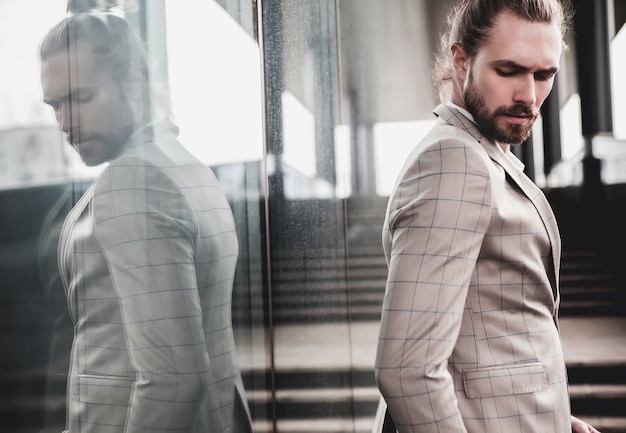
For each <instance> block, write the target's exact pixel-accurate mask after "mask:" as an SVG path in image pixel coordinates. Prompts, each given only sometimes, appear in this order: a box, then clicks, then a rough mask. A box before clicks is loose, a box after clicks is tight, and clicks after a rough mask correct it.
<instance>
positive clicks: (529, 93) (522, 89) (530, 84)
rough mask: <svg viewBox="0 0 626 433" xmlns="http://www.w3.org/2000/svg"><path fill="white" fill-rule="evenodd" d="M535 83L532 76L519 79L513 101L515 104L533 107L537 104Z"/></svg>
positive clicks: (527, 75)
mask: <svg viewBox="0 0 626 433" xmlns="http://www.w3.org/2000/svg"><path fill="white" fill-rule="evenodd" d="M535 86H536V82H535V77H534V75H533V74H526V75H524V76H522V77H520V80H519V82H518V85H517V88H516V91H515V95H514V99H515V102H516V103H523V104H525V105H530V106H532V105H535V103H536V102H537V92H536V88H535Z"/></svg>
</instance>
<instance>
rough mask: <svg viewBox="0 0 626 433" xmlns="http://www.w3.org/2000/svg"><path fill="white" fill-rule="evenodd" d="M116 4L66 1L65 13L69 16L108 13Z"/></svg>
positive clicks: (106, 0)
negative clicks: (99, 12)
mask: <svg viewBox="0 0 626 433" xmlns="http://www.w3.org/2000/svg"><path fill="white" fill-rule="evenodd" d="M117 3H118V1H117V0H67V12H68V13H71V14H81V13H86V12H93V11H101V12H109V11H110V10H111V9H113V8H114V7H116V6H117Z"/></svg>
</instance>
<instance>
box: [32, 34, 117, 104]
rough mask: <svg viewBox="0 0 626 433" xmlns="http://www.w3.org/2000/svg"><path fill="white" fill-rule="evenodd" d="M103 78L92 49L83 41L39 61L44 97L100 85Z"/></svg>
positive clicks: (60, 95) (103, 75) (64, 94)
mask: <svg viewBox="0 0 626 433" xmlns="http://www.w3.org/2000/svg"><path fill="white" fill-rule="evenodd" d="M104 78H105V74H104V73H103V71H102V69H101V68H98V67H97V63H96V57H95V55H94V53H93V50H91V48H90V47H89V45H87V44H86V43H84V42H80V43H77V44H75V45H71V46H70V48H69V49H63V50H61V51H59V52H56V53H54V54H51V55H49V56H48V57H46V58H45V59H44V60H42V62H41V83H42V87H43V92H44V96H45V97H46V98H53V97H63V96H66V95H67V94H69V93H70V92H71V91H72V90H74V89H77V88H81V87H92V86H98V85H101V84H102V82H103V80H104Z"/></svg>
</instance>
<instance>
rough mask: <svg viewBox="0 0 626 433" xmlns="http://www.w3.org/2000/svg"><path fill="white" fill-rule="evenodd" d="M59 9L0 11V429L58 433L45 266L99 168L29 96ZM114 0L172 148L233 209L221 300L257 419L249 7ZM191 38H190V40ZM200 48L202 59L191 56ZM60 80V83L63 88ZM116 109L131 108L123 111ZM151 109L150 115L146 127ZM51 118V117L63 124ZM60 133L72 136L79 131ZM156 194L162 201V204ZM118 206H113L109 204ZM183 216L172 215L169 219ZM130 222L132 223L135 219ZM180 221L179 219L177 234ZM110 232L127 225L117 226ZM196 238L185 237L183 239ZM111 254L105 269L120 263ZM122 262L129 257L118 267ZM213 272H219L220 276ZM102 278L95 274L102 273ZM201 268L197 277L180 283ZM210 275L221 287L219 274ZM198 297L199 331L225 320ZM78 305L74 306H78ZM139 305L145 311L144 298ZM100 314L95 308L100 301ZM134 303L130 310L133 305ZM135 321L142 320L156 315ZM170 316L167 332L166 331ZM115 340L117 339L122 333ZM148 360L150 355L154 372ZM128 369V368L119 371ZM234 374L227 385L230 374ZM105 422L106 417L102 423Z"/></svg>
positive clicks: (263, 382) (62, 311) (261, 287)
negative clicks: (231, 259)
mask: <svg viewBox="0 0 626 433" xmlns="http://www.w3.org/2000/svg"><path fill="white" fill-rule="evenodd" d="M66 3H67V1H66V0H39V1H35V0H33V1H29V2H24V1H22V0H3V1H2V2H0V28H1V29H2V32H4V33H3V36H4V37H3V38H2V40H3V41H4V42H3V43H1V44H0V54H2V56H3V59H4V60H5V62H7V63H6V65H10V67H5V68H2V70H1V71H0V74H1V75H0V78H2V80H1V81H0V94H1V95H2V96H3V98H2V102H1V103H0V114H1V116H0V208H1V209H2V212H0V223H1V225H0V227H1V228H0V240H1V241H0V242H1V243H0V308H1V311H2V319H0V334H1V338H0V349H2V350H3V354H4V355H2V356H1V357H0V431H12V432H23V433H25V432H35V431H37V432H39V431H41V430H42V429H44V428H46V429H49V431H55V432H59V431H62V430H63V429H64V428H65V409H66V392H67V391H66V381H67V372H68V367H69V365H70V348H71V345H72V339H73V328H74V323H73V322H72V320H71V318H70V315H69V313H68V301H67V299H66V295H65V291H64V288H63V284H62V282H61V278H60V274H59V271H58V267H57V260H58V250H57V248H58V241H59V237H60V231H61V225H62V224H63V222H64V221H65V220H66V217H67V215H68V212H69V211H70V209H71V208H72V206H74V205H75V204H76V203H77V202H78V200H79V199H80V198H81V197H83V195H84V194H85V191H86V190H87V189H88V188H89V186H90V185H91V184H92V183H93V180H94V178H95V177H96V176H98V175H99V174H100V173H101V172H103V170H106V168H107V165H108V164H102V165H99V166H97V167H87V166H86V165H85V164H84V163H83V162H82V161H81V158H80V157H79V156H78V154H77V153H76V152H75V151H73V150H72V149H71V148H70V146H68V145H67V143H66V138H65V134H63V133H62V132H61V131H60V129H59V125H57V122H56V119H55V116H54V113H53V110H51V109H50V108H49V107H48V108H47V107H46V106H45V104H44V103H43V102H42V96H46V95H44V93H46V92H42V85H41V82H40V60H39V45H40V43H41V41H42V39H43V37H44V35H45V34H46V32H47V31H48V30H49V29H50V28H51V27H52V26H53V25H54V24H56V23H57V22H58V21H60V20H61V19H62V18H64V17H65V16H66ZM71 3H73V4H79V3H90V2H89V1H86V2H81V1H72V2H71ZM99 3H101V4H104V3H108V2H99ZM119 3H122V4H123V7H121V8H116V9H114V10H113V13H114V14H116V15H119V16H123V17H125V18H126V19H128V20H129V21H130V22H131V23H132V25H133V26H134V27H135V29H136V30H137V33H138V34H140V35H141V37H142V38H144V39H145V42H146V45H147V48H148V55H149V59H150V61H151V63H150V68H149V74H148V75H149V76H150V78H151V80H152V81H153V83H152V84H154V85H155V92H154V93H152V94H150V96H151V98H152V100H153V101H154V102H166V103H167V102H171V106H170V107H167V104H164V105H163V106H162V107H164V108H171V113H170V114H171V115H172V117H173V119H174V120H175V121H176V123H177V126H178V127H179V131H180V133H179V134H178V138H179V139H180V141H181V142H182V144H183V146H184V147H185V148H186V149H187V150H188V151H189V152H190V153H191V154H193V155H194V156H196V157H197V159H198V160H200V162H201V163H203V164H205V165H208V166H209V167H211V168H212V170H213V172H214V173H215V174H216V177H217V178H218V181H219V182H220V187H221V189H222V190H223V192H224V193H225V195H226V198H227V200H228V204H229V205H230V207H231V208H232V213H233V216H234V222H235V229H236V234H237V238H238V248H239V255H238V260H237V268H236V272H235V273H234V282H233V294H232V330H233V334H234V339H235V343H236V362H237V363H238V364H239V366H240V368H241V370H242V375H243V379H244V385H245V388H246V391H247V396H248V400H249V402H250V404H249V406H250V409H251V413H252V418H253V419H254V420H257V419H268V414H267V410H268V409H267V408H268V407H269V406H270V405H269V402H268V398H267V395H266V394H265V393H264V391H265V390H266V389H268V388H269V385H268V384H267V381H268V378H269V375H268V374H267V371H268V368H269V367H268V366H269V365H270V364H271V362H272V360H271V352H270V351H269V350H268V347H269V345H270V341H269V339H268V335H269V333H268V332H267V331H268V330H269V328H268V327H267V324H268V322H269V317H268V315H267V311H268V307H267V293H268V292H267V287H266V283H265V281H266V278H265V269H266V267H265V266H264V261H265V260H266V258H265V254H264V251H265V247H264V234H265V229H264V226H265V221H266V216H265V213H264V206H263V203H264V200H263V196H264V192H265V189H266V187H265V186H264V180H263V176H262V160H263V142H262V98H261V72H260V58H259V47H258V44H257V42H256V40H255V39H256V10H255V2H254V1H253V0H220V1H219V2H215V1H207V0H198V1H187V2H180V1H178V0H169V1H165V0H150V1H149V2H140V1H136V0H127V1H124V2H119ZM33 11H36V13H33ZM99 17H100V18H101V19H102V20H103V22H105V23H106V22H107V20H108V19H107V18H105V17H104V16H103V15H100V16H99ZM190 28H193V31H189V29H190ZM199 46H201V47H202V49H200V50H199V49H196V47H199ZM84 64H85V63H84V61H83V62H82V63H80V64H79V65H78V66H77V67H78V68H79V69H80V68H82V67H83V66H84ZM107 65H108V64H107ZM80 75H81V76H83V77H84V76H85V74H83V73H81V74H80ZM73 77H74V76H72V78H71V79H69V80H67V82H69V83H70V84H72V83H73V82H75V81H74V78H73ZM85 89H87V88H82V87H81V90H80V92H79V93H81V95H80V96H84V95H85V94H86V93H88V92H89V90H88V89H87V90H85ZM126 90H127V91H128V93H127V95H128V98H129V99H128V100H124V99H123V98H122V99H121V102H120V104H119V109H120V112H122V111H123V110H124V108H125V107H126V106H125V105H124V104H125V102H128V101H130V100H131V98H132V96H131V95H133V94H134V92H135V91H136V88H135V87H132V86H129V87H128V88H126ZM74 93H76V92H74ZM110 95H117V96H120V95H121V93H120V94H117V93H115V92H111V94H110ZM56 96H59V95H56ZM56 96H55V97H54V98H52V99H51V98H50V94H49V93H48V94H47V96H46V97H47V99H49V101H48V102H51V103H52V105H55V106H56V105H57V103H58V102H60V100H61V97H60V96H59V101H57V100H56ZM72 96H73V97H72V98H68V100H71V101H72V104H73V105H74V107H76V105H80V104H83V103H86V101H83V100H82V99H81V98H80V97H78V96H76V95H72ZM74 96H76V97H75V98H74ZM128 104H129V106H130V105H131V104H132V102H128ZM74 110H75V111H71V113H72V114H71V116H72V117H73V118H74V119H75V121H76V119H77V118H78V117H82V118H86V117H87V116H88V115H89V110H88V109H78V110H76V109H75V108H74ZM164 113H165V111H159V110H154V112H153V114H154V115H155V117H156V116H160V115H162V114H164ZM130 117H131V116H129V118H130ZM58 118H59V119H63V116H59V117H58ZM151 131H154V134H155V135H156V136H157V137H158V139H159V140H160V139H161V138H162V137H164V136H162V135H161V133H162V131H161V129H159V128H158V127H155V128H154V129H152V130H151ZM88 132H89V131H88V128H86V127H85V128H83V131H81V133H83V134H87V133H88ZM73 133H74V134H78V130H75V131H73ZM169 139H170V138H168V140H169ZM168 143H170V142H169V141H168ZM168 145H169V144H168ZM174 154H175V155H179V154H180V152H179V151H173V152H172V153H171V155H174ZM174 158H176V157H174ZM105 174H106V172H105ZM180 178H181V181H183V182H190V185H191V186H193V185H192V184H193V183H194V182H195V180H194V178H195V175H193V174H192V173H191V171H190V172H189V174H188V175H186V174H185V175H182V174H181V176H180ZM113 179H114V180H115V177H113ZM138 179H139V180H142V179H143V178H142V177H138ZM158 185H159V186H160V185H161V184H158ZM154 186H155V187H157V184H156V183H155V184H154ZM148 190H151V189H150V188H147V189H146V191H148ZM148 195H149V194H148ZM160 197H161V199H165V196H160ZM139 198H141V197H139ZM199 200H200V201H201V200H202V199H199ZM119 203H121V202H118V201H115V200H114V201H113V202H112V205H111V207H115V205H117V204H119ZM135 204H137V201H135ZM184 220H185V217H184V211H183V215H182V216H181V221H184ZM137 221H144V219H142V218H141V217H138V218H137ZM129 224H130V222H129ZM184 224H185V222H181V227H183V225H184ZM201 225H202V224H200V226H201ZM119 226H120V227H124V228H125V227H130V225H127V224H126V223H125V224H120V225H119ZM174 226H175V225H173V226H170V228H172V227H174ZM198 227H199V226H193V227H187V228H186V230H189V231H194V230H195V229H198V230H200V229H199V228H198ZM86 233H87V232H86ZM207 238H209V237H207ZM86 239H89V235H87V237H86ZM155 239H156V238H155ZM147 242H152V239H150V240H147ZM201 242H203V241H201V240H197V241H196V242H195V243H196V244H199V243H201ZM175 243H176V242H174V243H173V244H170V245H174V244H175ZM82 245H86V244H81V246H82ZM147 251H148V255H152V254H154V257H155V258H156V257H158V256H161V257H162V258H167V257H168V255H167V253H165V252H164V249H163V248H160V247H155V248H153V249H150V248H148V249H147ZM111 257H112V259H111V260H114V261H115V260H117V258H118V257H119V256H117V257H116V256H115V255H112V256H111ZM170 257H171V256H170ZM175 257H181V255H178V254H177V255H175ZM133 258H134V257H133V256H129V260H132V259H133ZM157 260H160V259H157ZM222 260H223V259H222ZM86 263H87V261H85V265H80V264H78V263H76V262H75V263H74V265H75V267H74V270H73V271H71V272H70V273H73V272H79V273H80V272H85V273H89V272H91V271H90V269H97V267H95V266H94V267H92V268H89V267H87V266H86ZM101 263H102V264H104V261H102V262H101ZM107 263H109V265H110V262H107ZM110 266H112V265H110ZM163 266H165V263H163ZM157 267H159V268H160V266H157ZM219 269H223V268H222V266H220V268H219ZM102 270H103V273H106V272H107V271H106V270H105V269H104V268H102ZM200 272H203V271H202V270H199V271H196V272H195V273H194V274H191V275H199V273H200ZM216 272H221V270H218V271H216ZM72 275H74V274H72ZM178 275H179V276H181V278H184V277H185V276H188V275H190V274H188V273H187V272H181V273H179V274H178ZM215 275H219V274H217V273H216V274H215ZM147 278H148V276H147V275H146V278H143V277H142V278H137V279H136V280H135V281H136V282H137V284H138V285H139V286H141V287H143V284H145V282H146V281H147ZM207 278H212V275H208V276H207ZM223 278H224V279H226V280H227V279H228V278H229V277H228V273H225V274H224V277H223ZM76 281H79V280H76ZM167 281H170V280H167ZM161 282H162V280H161V279H159V278H156V279H155V280H154V281H153V283H154V286H155V287H157V286H159V284H161ZM83 283H84V280H83V281H80V282H79V284H80V285H81V288H85V291H86V290H88V289H89V288H96V289H97V287H101V288H104V287H107V286H106V283H103V284H102V285H99V284H89V283H85V284H84V285H83ZM168 284H169V282H168ZM172 284H174V283H172ZM217 284H219V283H217ZM103 290H104V289H103ZM161 295H163V296H166V295H164V294H161ZM78 296H79V297H80V296H82V294H79V295H78ZM172 299H173V301H172V302H169V301H165V302H164V303H163V304H162V305H163V306H164V309H167V308H168V306H171V305H176V299H177V298H176V297H173V298H172ZM205 301H207V302H209V303H210V302H214V301H215V305H212V306H211V311H214V312H215V313H214V314H213V315H209V316H205V317H204V324H205V325H206V324H207V323H211V322H214V323H217V322H218V319H219V320H221V318H222V317H223V318H228V317H229V313H230V309H228V307H229V306H230V305H229V303H230V302H231V299H223V300H216V299H211V297H210V296H209V297H206V298H204V297H203V298H202V302H205ZM71 302H72V301H71V300H70V303H71ZM88 302H89V301H88V300H85V304H87V303H88ZM126 302H132V300H129V301H124V302H123V303H122V302H121V303H120V305H126V306H127V305H128V304H126ZM146 302H147V303H149V302H151V300H150V298H147V300H146ZM147 303H146V305H148V304H147ZM105 304H106V301H103V302H102V303H101V304H100V305H105ZM81 305H82V304H81ZM194 305H195V304H194ZM203 305H204V304H203ZM205 306H206V305H205ZM223 306H226V307H223ZM141 307H142V305H139V309H141ZM113 309H115V308H113ZM220 309H221V310H220ZM143 311H144V312H145V313H146V314H152V313H153V312H154V311H156V310H152V309H144V310H143ZM109 313H110V311H109V312H106V313H103V316H102V321H100V322H99V323H100V325H99V326H103V327H106V326H108V325H111V324H112V323H115V320H116V319H115V314H109ZM177 317H179V316H177ZM189 317H193V316H191V315H190V316H189ZM118 319H119V320H121V319H120V318H119V317H118ZM179 320H180V318H177V319H172V321H170V322H168V332H169V331H171V330H172V327H175V326H177V323H178V321H179ZM190 320H193V319H190ZM93 323H94V322H92V321H90V320H86V321H82V320H79V321H78V323H77V325H76V326H77V329H78V328H80V327H82V326H85V324H86V325H87V326H92V325H93ZM120 323H121V322H120ZM224 323H226V322H224ZM146 326H147V325H146ZM97 328H98V327H97V326H95V327H94V328H91V329H97ZM206 329H208V328H205V332H206ZM223 329H226V328H224V327H222V328H220V330H219V331H217V332H223V331H222V330H223ZM79 332H80V331H79ZM94 332H97V331H94ZM226 334H227V332H226ZM103 335H104V336H105V337H106V336H108V337H111V336H112V334H103ZM164 335H167V333H166V332H163V333H159V337H158V338H161V337H162V336H164ZM191 335H192V334H189V333H185V335H179V338H178V339H177V341H179V342H183V341H184V340H185V339H186V338H188V337H189V336H191ZM213 335H217V334H211V336H210V337H207V340H206V341H207V343H211V344H213V347H210V348H209V350H211V351H214V349H217V350H222V351H223V350H225V349H226V348H227V344H228V342H227V341H226V340H228V338H226V340H220V339H218V337H213ZM163 338H165V337H163ZM220 338H221V337H220ZM118 340H119V341H127V340H126V339H125V337H123V336H122V334H119V339H118ZM128 341H130V340H128ZM199 341H201V340H199ZM106 344H109V343H106ZM106 344H105V346H106ZM110 344H114V345H115V344H117V343H115V342H111V343H110ZM120 344H122V343H120ZM128 344H131V343H130V342H129V343H128ZM206 346H207V347H209V346H210V344H206ZM84 353H85V356H86V357H85V358H84V359H85V360H86V359H88V358H89V356H90V355H89V353H95V352H89V351H86V352H84ZM78 356H83V355H78ZM104 358H106V356H103V357H100V358H99V359H100V361H98V362H96V364H94V365H96V366H98V365H100V366H102V365H105V364H106V363H105V359H104ZM157 359H158V357H155V358H154V360H155V362H156V360H157ZM185 359H188V358H181V359H180V360H179V362H177V363H176V366H177V368H183V365H184V364H185ZM221 359H225V358H224V356H220V357H218V356H212V359H211V368H212V369H215V368H219V366H220V365H222V366H225V365H226V363H224V362H222V361H221ZM118 365H123V363H119V364H118ZM133 365H134V364H133ZM127 367H128V369H129V371H132V369H131V367H130V364H128V365H127ZM189 368H192V367H189ZM212 371H215V370H212ZM233 371H234V373H233V374H235V376H236V373H237V372H236V370H233ZM122 374H123V372H122ZM89 380H92V379H89ZM130 383H132V381H131V382H130ZM218 394H219V393H216V392H212V393H211V395H218ZM98 395H99V396H100V397H101V396H102V394H100V393H99V394H98ZM100 397H98V398H100ZM99 405H100V404H99ZM100 406H103V405H100ZM109 419H110V420H113V417H112V416H111V417H110V418H109ZM209 430H211V428H209Z"/></svg>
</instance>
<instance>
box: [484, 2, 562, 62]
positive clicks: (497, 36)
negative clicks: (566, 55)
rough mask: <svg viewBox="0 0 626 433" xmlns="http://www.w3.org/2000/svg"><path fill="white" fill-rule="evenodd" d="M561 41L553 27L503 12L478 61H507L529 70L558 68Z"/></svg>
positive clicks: (555, 26)
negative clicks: (482, 59)
mask: <svg viewBox="0 0 626 433" xmlns="http://www.w3.org/2000/svg"><path fill="white" fill-rule="evenodd" d="M562 47H563V41H562V37H561V30H560V28H559V26H558V25H557V24H556V23H544V22H533V21H528V20H526V19H524V18H521V17H518V16H517V15H515V14H513V13H511V12H508V11H505V12H502V13H500V14H499V15H498V17H497V18H496V20H495V22H494V27H493V28H492V30H491V32H490V36H489V38H488V39H487V41H486V42H485V44H484V45H483V46H482V47H481V49H480V50H479V52H478V54H477V57H478V56H482V57H484V58H485V60H487V61H499V60H510V61H513V62H515V63H518V64H520V65H523V66H526V67H528V68H531V69H532V68H537V69H543V68H553V67H558V65H559V59H560V57H561V51H562Z"/></svg>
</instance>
